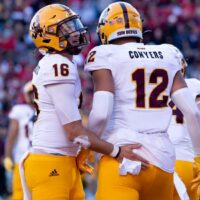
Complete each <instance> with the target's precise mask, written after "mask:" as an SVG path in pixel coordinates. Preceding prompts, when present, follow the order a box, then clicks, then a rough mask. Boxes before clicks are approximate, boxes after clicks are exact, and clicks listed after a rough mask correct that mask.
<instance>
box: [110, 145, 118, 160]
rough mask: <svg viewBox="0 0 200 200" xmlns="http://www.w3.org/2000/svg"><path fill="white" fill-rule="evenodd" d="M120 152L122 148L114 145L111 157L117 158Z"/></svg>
mask: <svg viewBox="0 0 200 200" xmlns="http://www.w3.org/2000/svg"><path fill="white" fill-rule="evenodd" d="M119 152H120V148H119V147H118V146H116V145H113V150H112V152H111V153H110V156H111V157H113V158H115V157H116V156H117V155H118V153H119Z"/></svg>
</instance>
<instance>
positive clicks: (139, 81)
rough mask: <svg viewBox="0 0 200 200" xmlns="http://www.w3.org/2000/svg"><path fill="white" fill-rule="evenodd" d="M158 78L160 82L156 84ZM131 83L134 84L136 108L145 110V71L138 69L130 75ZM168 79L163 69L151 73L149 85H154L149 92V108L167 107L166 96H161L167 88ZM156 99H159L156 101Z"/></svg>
mask: <svg viewBox="0 0 200 200" xmlns="http://www.w3.org/2000/svg"><path fill="white" fill-rule="evenodd" d="M158 78H161V79H162V81H161V82H160V83H159V84H158ZM132 81H135V82H136V107H138V108H146V101H145V97H146V92H145V90H146V83H145V69H144V68H138V69H136V70H135V71H134V72H133V73H132ZM168 82H169V78H168V74H167V71H166V70H164V69H155V70H153V71H152V72H151V74H150V77H149V83H150V84H156V86H155V88H153V90H152V91H151V93H150V95H149V97H148V99H149V108H162V107H167V101H168V96H167V95H162V96H161V94H162V93H163V92H164V91H165V89H166V88H167V86H168ZM158 97H161V98H159V99H158Z"/></svg>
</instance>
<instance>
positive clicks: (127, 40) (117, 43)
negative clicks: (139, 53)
mask: <svg viewBox="0 0 200 200" xmlns="http://www.w3.org/2000/svg"><path fill="white" fill-rule="evenodd" d="M129 42H135V43H137V42H138V41H137V39H136V38H121V39H120V38H119V39H117V40H113V41H112V42H111V44H116V45H121V44H125V43H129Z"/></svg>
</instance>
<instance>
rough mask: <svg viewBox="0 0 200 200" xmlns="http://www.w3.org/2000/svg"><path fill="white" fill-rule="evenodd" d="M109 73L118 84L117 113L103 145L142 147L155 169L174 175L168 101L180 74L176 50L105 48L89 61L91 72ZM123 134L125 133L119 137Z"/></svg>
mask: <svg viewBox="0 0 200 200" xmlns="http://www.w3.org/2000/svg"><path fill="white" fill-rule="evenodd" d="M98 69H109V70H111V72H112V75H113V79H114V84H115V96H114V108H113V113H112V116H111V119H110V120H109V122H108V125H107V128H106V130H105V131H104V133H103V136H102V137H103V139H106V140H107V141H110V142H112V143H115V144H123V143H126V142H128V140H129V142H130V143H133V142H134V141H135V142H140V143H142V144H143V146H144V149H142V150H138V151H139V154H141V155H143V156H145V158H147V159H148V160H149V161H150V162H151V163H153V164H154V165H156V166H158V167H160V168H162V169H164V170H166V171H169V172H172V171H173V165H174V159H175V157H174V151H173V147H172V148H171V146H172V145H171V143H170V141H169V139H168V136H167V133H166V132H167V129H168V126H169V122H170V118H171V113H172V111H171V108H169V107H168V104H167V103H168V99H169V95H170V91H171V87H172V84H173V79H174V77H175V74H176V73H177V71H178V70H180V69H181V60H180V57H179V55H178V49H176V48H175V47H174V46H172V45H168V44H163V45H144V44H143V43H126V44H123V45H112V44H110V45H101V46H97V47H95V48H93V49H92V50H91V51H90V53H89V54H88V57H87V63H86V66H85V70H86V71H93V70H98ZM119 130H120V131H119Z"/></svg>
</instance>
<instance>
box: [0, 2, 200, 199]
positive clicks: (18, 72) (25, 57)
mask: <svg viewBox="0 0 200 200" xmlns="http://www.w3.org/2000/svg"><path fill="white" fill-rule="evenodd" d="M112 2H115V1H113V0H65V1H62V0H61V1H59V0H57V1H51V0H0V168H2V164H1V163H2V158H3V154H4V152H3V145H4V141H5V138H6V132H7V127H8V123H9V121H8V112H9V111H10V108H11V107H12V106H13V105H15V104H16V103H20V102H22V101H23V98H22V95H21V91H22V87H23V85H24V83H26V82H27V81H29V80H30V79H31V77H32V71H33V69H34V67H35V66H36V65H37V62H38V59H39V58H40V56H39V55H38V52H37V51H36V50H35V48H34V45H33V43H32V42H31V39H30V37H29V34H28V30H29V23H30V20H31V18H32V16H33V14H34V13H35V12H36V11H37V10H38V9H40V8H41V7H43V6H45V5H47V4H51V3H62V4H65V5H67V6H69V7H70V8H72V9H73V10H74V11H76V12H77V13H78V14H79V15H80V16H81V18H82V21H83V23H84V25H85V26H87V27H88V28H89V31H90V35H91V43H90V45H89V46H88V47H87V48H86V49H85V51H84V52H83V53H82V54H81V55H79V56H76V58H75V59H76V61H77V62H78V65H79V72H80V76H81V81H82V89H83V97H84V101H83V102H84V104H83V112H84V113H85V114H88V112H89V110H90V106H91V100H92V91H93V88H92V83H91V79H90V77H89V75H88V74H86V73H85V72H83V65H84V59H85V57H86V55H87V53H88V51H89V50H90V49H91V48H92V47H93V46H94V45H98V44H99V41H98V37H97V35H96V26H97V22H98V17H99V15H100V13H101V11H102V10H103V9H104V8H105V7H106V6H107V5H108V4H109V3H112ZM125 2H129V3H131V4H132V5H133V6H135V7H136V8H137V9H138V11H139V12H140V13H141V16H142V18H143V19H144V31H145V30H151V32H148V33H146V34H144V43H149V44H161V43H170V44H173V45H175V46H177V47H178V48H179V49H180V50H181V51H182V52H183V54H184V56H185V57H186V59H187V62H188V64H189V66H188V69H187V76H188V77H195V78H197V79H200V51H199V49H200V1H199V0H140V1H138V0H127V1H125ZM2 170H3V169H2ZM2 170H1V172H2ZM1 172H0V181H1V180H3V178H2V176H3V174H2V173H1ZM5 192H6V185H4V184H3V182H0V196H1V195H3V193H5Z"/></svg>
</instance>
